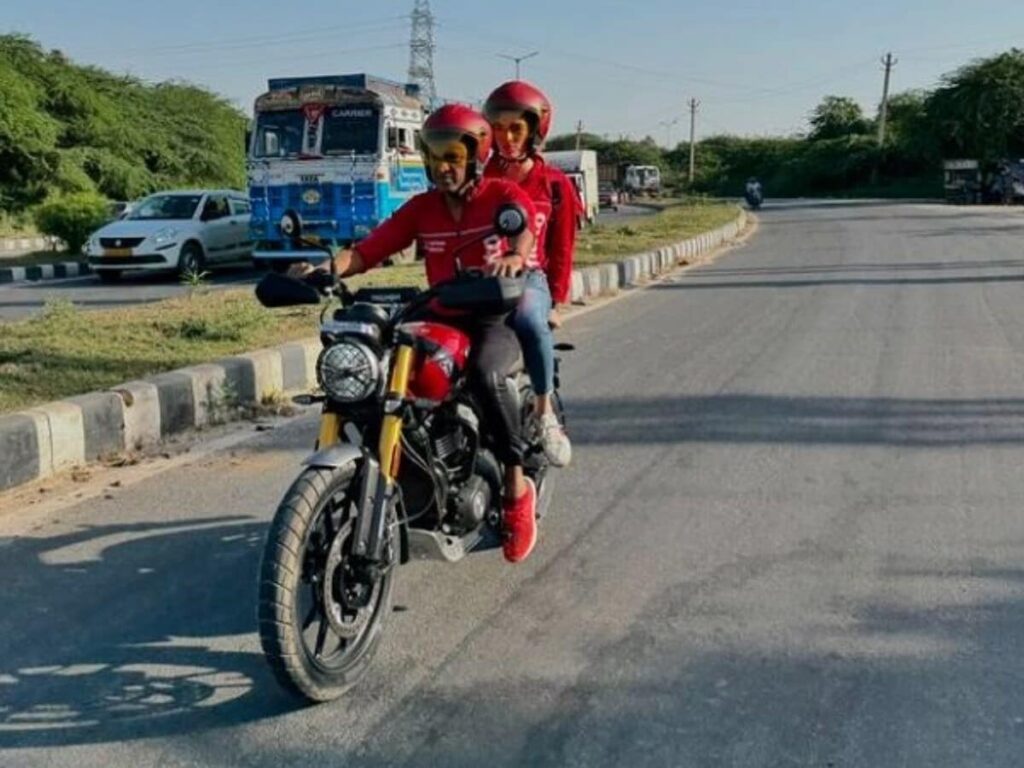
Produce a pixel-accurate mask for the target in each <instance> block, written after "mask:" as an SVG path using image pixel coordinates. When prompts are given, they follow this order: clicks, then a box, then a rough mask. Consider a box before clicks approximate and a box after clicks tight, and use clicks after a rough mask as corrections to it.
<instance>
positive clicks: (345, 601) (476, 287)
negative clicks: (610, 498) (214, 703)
mask: <svg viewBox="0 0 1024 768" xmlns="http://www.w3.org/2000/svg"><path fill="white" fill-rule="evenodd" d="M525 226H526V220H525V215H524V213H523V211H522V210H521V209H519V208H518V207H516V206H505V207H503V208H502V209H501V210H500V211H499V212H498V215H497V217H496V220H495V223H494V229H493V231H491V232H487V233H484V234H483V235H482V236H481V239H483V238H484V237H487V236H489V235H493V234H495V233H497V234H500V235H503V236H506V237H514V236H515V235H518V234H519V233H520V232H522V230H523V229H524V228H525ZM282 229H283V230H285V231H287V232H289V233H290V234H291V235H292V236H293V237H295V238H301V224H300V222H299V220H298V217H294V219H292V220H288V217H287V215H286V218H285V220H284V221H283V222H282ZM328 254H329V251H328ZM332 268H333V263H332ZM313 275H314V276H315V277H313V278H312V279H313V281H314V282H313V284H311V283H309V282H299V281H297V280H293V279H291V278H288V277H285V276H282V275H277V274H268V275H267V276H266V277H265V278H264V279H263V280H262V281H261V283H260V285H259V286H258V287H257V290H256V293H257V296H258V298H259V299H260V301H261V302H262V303H263V304H264V305H266V306H293V305H297V304H304V303H319V302H320V301H321V297H322V296H323V295H326V296H328V297H331V298H333V299H334V300H335V301H332V302H329V303H328V305H327V307H326V308H325V309H324V311H323V312H322V313H321V325H320V338H321V340H322V342H323V351H322V352H321V354H320V357H319V359H318V361H317V380H318V382H319V385H320V388H321V390H322V392H321V393H318V394H316V395H310V396H304V397H302V398H299V399H298V400H299V401H300V402H304V403H307V404H310V403H314V402H320V403H322V407H323V412H322V416H321V419H320V430H319V437H318V439H317V444H316V451H315V453H313V454H312V455H311V456H309V457H308V458H307V459H306V460H305V461H304V464H305V469H303V471H302V473H301V474H300V475H299V476H298V478H297V479H296V480H295V482H294V483H293V484H292V486H291V487H290V488H289V489H288V491H287V493H286V494H285V496H284V498H283V499H282V500H281V503H280V505H279V506H278V508H277V512H276V513H275V515H274V519H273V522H272V523H271V525H270V530H269V532H268V534H267V540H266V545H265V548H264V551H263V560H262V563H261V566H260V576H259V610H258V618H259V633H260V642H261V644H262V646H263V651H264V654H265V655H266V657H267V659H268V661H269V662H270V666H271V668H272V669H273V671H274V674H275V676H276V678H277V679H278V680H279V681H280V683H281V684H282V685H283V686H284V687H285V688H287V689H288V690H290V691H292V692H295V693H298V694H300V695H301V696H304V697H306V698H307V699H310V700H312V701H328V700H330V699H334V698H336V697H338V696H340V695H342V694H343V693H345V691H346V690H348V689H349V688H350V687H351V686H352V685H353V684H355V683H356V682H357V681H358V680H359V678H360V677H361V676H362V675H363V674H364V673H365V672H366V670H367V667H368V665H369V663H370V660H371V658H372V656H373V654H374V652H375V651H376V649H377V647H378V645H379V644H380V641H381V637H382V632H383V629H384V626H385V621H386V619H387V616H388V614H389V613H390V611H391V591H392V588H393V585H394V579H395V574H396V570H397V566H398V565H399V564H401V563H405V562H408V561H409V560H410V559H413V558H417V559H430V560H441V561H444V562H448V563H455V562H458V561H459V560H461V559H462V558H464V557H465V556H466V555H467V554H469V553H470V552H472V551H477V550H481V549H486V548H490V547H497V546H500V545H501V538H500V530H501V499H502V490H503V489H502V483H503V477H504V467H503V466H502V465H501V463H500V462H499V461H498V460H497V459H496V458H495V454H494V451H493V447H492V443H491V440H490V437H489V430H488V429H487V425H486V424H484V423H482V415H481V410H480V408H479V407H478V405H477V403H476V402H475V400H474V397H473V394H472V392H471V390H470V388H469V387H468V386H467V381H466V375H465V369H466V361H467V359H468V357H469V354H470V339H469V337H468V336H467V335H466V334H465V333H463V332H462V331H461V330H458V329H457V328H454V327H452V326H450V325H446V324H445V323H443V322H438V321H429V322H426V321H414V320H413V319H412V318H414V317H415V315H416V314H417V313H419V312H421V311H422V309H423V308H424V307H426V306H427V305H428V304H430V303H431V302H436V303H437V304H439V305H440V306H442V307H445V308H447V309H451V310H461V311H463V312H468V313H474V314H494V315H500V314H505V313H507V312H509V311H511V310H512V309H514V308H515V306H516V305H517V303H518V301H519V299H520V297H521V295H522V280H521V279H520V278H506V277H485V276H482V275H479V274H466V273H460V275H459V276H458V277H456V278H455V279H453V280H451V281H448V282H446V283H443V284H439V285H435V286H434V287H432V288H430V289H429V290H425V291H420V290H418V289H416V288H375V289H366V288H364V289H361V290H359V291H357V292H356V293H354V294H352V293H350V292H349V291H348V290H347V289H346V287H345V286H344V284H343V283H342V282H341V281H340V280H339V279H338V278H337V276H336V275H335V274H333V273H332V274H331V275H326V274H324V273H313ZM557 348H558V349H562V350H566V349H571V346H569V345H558V347H557ZM555 382H556V388H557V385H558V376H557V368H556V378H555ZM515 384H516V391H517V392H519V396H520V401H521V403H520V405H521V407H520V409H519V410H520V413H521V414H522V419H523V426H524V431H523V433H524V435H526V436H527V438H528V440H529V443H530V448H529V450H528V451H527V455H526V458H525V461H524V470H525V472H526V474H527V475H528V476H529V477H531V478H532V479H533V480H534V482H535V483H536V487H537V493H538V503H537V510H538V517H540V516H541V515H542V514H543V512H544V511H545V510H546V509H547V507H548V505H549V504H550V499H551V476H550V474H549V472H548V469H549V466H548V463H547V460H546V458H545V456H544V452H543V450H542V449H541V447H540V442H539V437H540V435H539V432H538V430H537V428H536V423H535V419H534V418H533V416H532V412H533V402H532V401H533V392H532V389H531V387H530V383H529V378H528V377H527V376H526V375H525V372H523V371H520V372H519V373H517V374H516V381H515ZM554 402H555V404H556V408H557V412H558V414H559V417H560V418H561V417H562V409H561V402H560V400H559V399H558V397H557V391H556V394H555V397H554Z"/></svg>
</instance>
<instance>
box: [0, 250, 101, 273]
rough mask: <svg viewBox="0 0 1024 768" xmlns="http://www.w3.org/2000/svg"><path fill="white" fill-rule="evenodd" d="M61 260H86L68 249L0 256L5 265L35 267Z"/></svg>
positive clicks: (0, 260)
mask: <svg viewBox="0 0 1024 768" xmlns="http://www.w3.org/2000/svg"><path fill="white" fill-rule="evenodd" d="M60 261H85V259H84V258H83V257H81V256H72V255H71V254H70V253H68V252H67V251H32V252H31V253H23V254H21V255H20V256H0V269H2V268H3V267H35V266H38V265H39V264H56V263H57V262H60Z"/></svg>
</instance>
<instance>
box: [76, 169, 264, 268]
mask: <svg viewBox="0 0 1024 768" xmlns="http://www.w3.org/2000/svg"><path fill="white" fill-rule="evenodd" d="M250 212H251V209H250V206H249V199H248V198H247V197H246V195H245V193H244V192H238V191H235V190H231V189H206V190H182V191H176V192H160V193H159V194H155V195H150V196H149V197H147V198H145V199H143V200H140V201H139V202H138V203H136V204H134V205H133V206H132V208H131V210H130V211H129V212H128V214H127V215H126V216H125V217H124V218H122V219H118V220H117V221H112V222H110V223H109V224H106V225H105V226H103V227H101V228H100V229H98V230H97V231H96V232H94V233H93V234H92V236H91V237H90V238H89V242H88V243H87V245H86V249H85V253H86V257H87V258H88V260H89V266H90V268H91V269H92V270H93V272H95V273H96V274H97V275H98V276H99V278H100V280H103V281H104V282H113V281H115V280H117V279H118V278H119V277H120V276H121V273H122V272H124V271H125V270H149V271H155V270H174V271H176V272H177V273H178V274H182V275H183V274H187V273H189V272H201V271H202V270H203V269H205V268H206V267H208V266H212V265H214V264H217V263H222V262H230V261H240V260H242V259H248V258H249V257H250V256H251V254H252V241H251V239H250V237H249V218H250Z"/></svg>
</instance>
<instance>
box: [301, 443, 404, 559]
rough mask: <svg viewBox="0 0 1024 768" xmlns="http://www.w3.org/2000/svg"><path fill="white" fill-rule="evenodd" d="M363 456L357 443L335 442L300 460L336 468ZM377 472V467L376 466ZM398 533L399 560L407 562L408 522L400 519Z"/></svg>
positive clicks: (362, 511)
mask: <svg viewBox="0 0 1024 768" xmlns="http://www.w3.org/2000/svg"><path fill="white" fill-rule="evenodd" d="M363 458H365V457H364V455H363V449H362V448H360V447H359V446H357V445H352V444H351V443H336V444H335V445H332V446H331V447H330V448H324V450H322V451H317V452H316V453H314V454H312V455H311V456H307V457H306V459H305V460H304V461H303V462H302V463H303V464H304V465H305V466H307V467H322V468H324V469H337V468H338V467H340V466H342V465H344V464H347V463H348V462H350V461H358V460H360V459H363ZM369 465H370V466H376V462H373V461H371V462H369ZM377 471H378V472H379V471H380V469H379V467H378V468H377ZM360 513H361V514H364V513H365V507H364V508H361V509H360ZM398 534H399V554H400V557H399V562H402V563H407V562H409V557H410V555H409V524H408V523H407V522H406V521H405V520H401V521H400V524H399V528H398Z"/></svg>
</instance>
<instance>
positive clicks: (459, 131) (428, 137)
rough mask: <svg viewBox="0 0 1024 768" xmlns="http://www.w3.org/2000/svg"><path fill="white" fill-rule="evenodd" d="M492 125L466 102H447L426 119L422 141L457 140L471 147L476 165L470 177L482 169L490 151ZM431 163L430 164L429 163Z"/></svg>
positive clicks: (472, 160) (472, 161) (470, 152)
mask: <svg viewBox="0 0 1024 768" xmlns="http://www.w3.org/2000/svg"><path fill="white" fill-rule="evenodd" d="M491 137H492V134H491V125H490V123H488V122H487V120H486V119H484V116H483V115H481V114H480V113H479V112H477V111H476V110H475V109H473V108H472V107H467V106H466V105H465V104H445V105H444V106H443V107H441V108H439V109H437V110H435V111H434V112H431V113H430V117H428V118H427V119H426V120H425V121H424V123H423V129H422V130H421V131H420V139H421V141H423V142H431V143H432V142H440V141H452V140H453V139H454V140H458V141H461V142H462V143H463V144H465V145H466V149H468V150H469V160H470V163H471V164H472V165H473V166H474V167H473V168H472V169H471V174H470V175H471V177H472V176H475V175H476V174H477V173H479V172H481V171H483V167H484V163H486V162H487V157H488V156H489V155H490V154H491ZM428 165H429V164H428Z"/></svg>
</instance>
